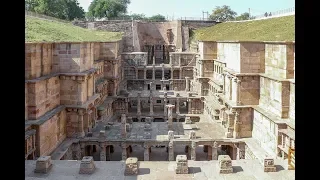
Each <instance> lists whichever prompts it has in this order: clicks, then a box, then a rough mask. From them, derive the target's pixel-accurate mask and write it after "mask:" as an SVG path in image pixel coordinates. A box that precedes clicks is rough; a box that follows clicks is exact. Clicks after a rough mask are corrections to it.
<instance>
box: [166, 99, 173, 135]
mask: <svg viewBox="0 0 320 180" xmlns="http://www.w3.org/2000/svg"><path fill="white" fill-rule="evenodd" d="M166 107H168V129H169V130H172V119H173V117H172V109H173V108H174V105H173V104H168V105H167V106H166Z"/></svg>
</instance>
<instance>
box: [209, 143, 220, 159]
mask: <svg viewBox="0 0 320 180" xmlns="http://www.w3.org/2000/svg"><path fill="white" fill-rule="evenodd" d="M208 155H209V153H208ZM211 157H212V158H211V159H212V160H218V143H217V142H213V145H212V146H211Z"/></svg>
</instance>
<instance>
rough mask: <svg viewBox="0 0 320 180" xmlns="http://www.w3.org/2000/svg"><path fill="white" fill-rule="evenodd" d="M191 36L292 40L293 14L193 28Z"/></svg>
mask: <svg viewBox="0 0 320 180" xmlns="http://www.w3.org/2000/svg"><path fill="white" fill-rule="evenodd" d="M191 38H193V39H194V40H200V41H201V40H206V41H228V40H229V41H294V39H295V16H294V15H292V16H284V17H278V18H270V19H263V20H252V21H245V22H224V23H219V24H216V25H214V26H211V27H206V28H200V29H197V30H195V31H194V37H191Z"/></svg>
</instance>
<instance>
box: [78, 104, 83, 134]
mask: <svg viewBox="0 0 320 180" xmlns="http://www.w3.org/2000/svg"><path fill="white" fill-rule="evenodd" d="M83 116H84V110H83V109H78V137H84V136H85V133H84V128H83Z"/></svg>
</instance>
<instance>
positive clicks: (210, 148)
mask: <svg viewBox="0 0 320 180" xmlns="http://www.w3.org/2000/svg"><path fill="white" fill-rule="evenodd" d="M205 147H207V152H208V161H210V160H212V146H205ZM203 151H204V150H203Z"/></svg>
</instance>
